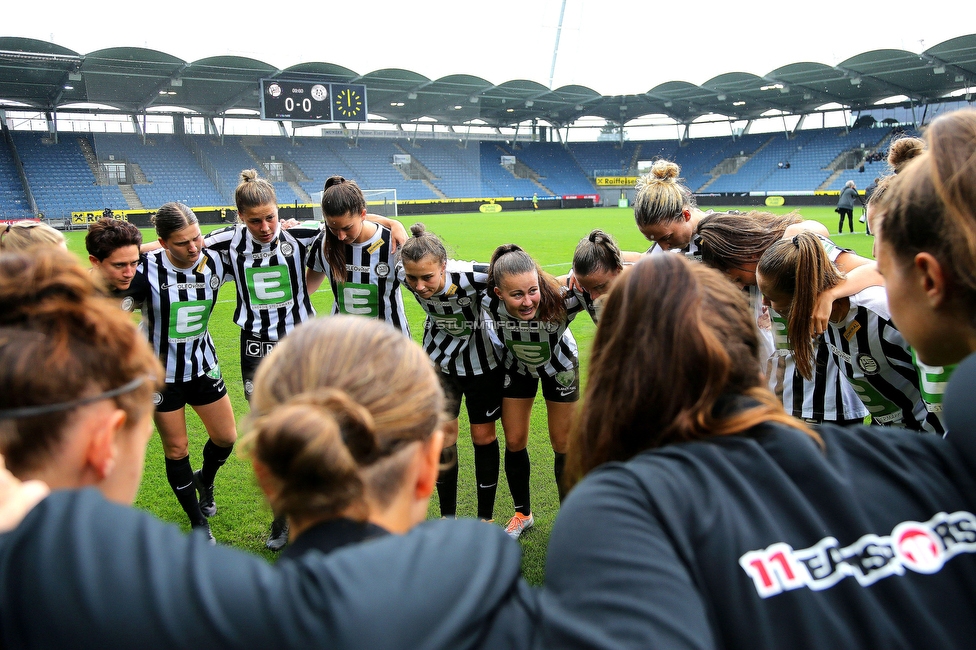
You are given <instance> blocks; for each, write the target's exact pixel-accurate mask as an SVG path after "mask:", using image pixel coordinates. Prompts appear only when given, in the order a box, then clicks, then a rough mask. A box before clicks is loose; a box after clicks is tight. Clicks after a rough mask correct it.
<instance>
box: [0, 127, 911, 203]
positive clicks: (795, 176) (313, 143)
mask: <svg viewBox="0 0 976 650" xmlns="http://www.w3.org/2000/svg"><path fill="white" fill-rule="evenodd" d="M891 133H892V129H890V128H861V129H855V130H851V131H846V130H843V129H826V130H824V129H818V130H805V131H800V132H798V133H796V134H792V135H790V136H787V135H786V134H785V133H776V134H770V133H764V134H747V135H743V136H739V137H736V138H734V139H733V138H728V137H723V138H696V139H692V140H686V141H685V142H678V141H676V140H660V141H643V142H637V141H624V142H623V143H619V142H580V143H571V144H570V145H568V146H564V145H562V144H560V143H555V142H534V143H517V144H515V145H509V144H506V143H499V142H479V141H452V140H410V139H406V138H404V139H395V140H394V139H382V140H378V139H377V140H371V139H365V138H363V139H359V140H357V141H351V140H347V139H344V138H309V137H304V138H285V137H266V136H264V137H258V136H226V137H224V138H222V139H221V138H217V137H214V136H203V135H183V136H180V135H153V136H151V137H149V138H147V139H146V141H145V143H144V142H143V139H142V138H141V137H140V136H135V135H128V134H108V133H106V134H94V135H92V134H81V133H64V134H60V137H59V139H58V142H56V143H55V142H53V140H52V139H51V138H49V137H48V134H46V133H38V132H25V131H14V132H12V136H13V142H14V145H15V147H16V155H17V156H18V157H19V158H20V161H21V163H22V164H23V167H24V170H25V173H26V176H27V180H28V183H29V184H30V188H31V191H32V192H33V194H34V197H35V200H36V202H37V207H38V209H39V210H40V211H41V212H43V213H45V214H46V215H49V216H51V217H64V216H67V214H68V213H69V212H71V211H73V210H96V209H97V210H101V209H103V208H106V207H108V208H112V209H113V210H115V209H125V208H132V207H144V208H148V209H154V208H157V207H159V206H160V205H162V204H163V203H165V202H167V201H172V200H178V201H183V202H185V203H187V204H189V205H191V206H211V205H232V204H233V191H234V188H235V187H236V185H237V182H238V177H239V174H240V171H241V170H242V169H247V168H257V169H259V170H262V174H263V175H265V176H268V177H269V178H271V180H272V181H274V182H275V189H276V191H277V192H278V199H279V202H280V203H282V204H289V203H293V202H300V203H307V202H316V201H317V198H318V193H319V192H321V189H322V185H323V183H324V181H325V179H326V178H328V177H329V176H331V175H333V174H340V175H342V176H345V177H346V178H351V179H355V180H356V181H357V182H359V184H360V185H361V186H362V187H363V188H364V189H390V188H393V189H396V191H397V198H398V200H401V201H403V200H424V199H438V198H466V197H498V196H532V195H533V194H537V195H539V196H562V195H567V194H591V193H593V192H595V191H596V186H595V185H594V181H593V178H594V177H595V176H601V175H626V176H634V175H636V174H637V167H638V163H639V162H640V161H651V160H656V159H659V158H666V159H669V160H674V161H675V162H677V163H678V164H679V165H681V168H682V177H683V178H684V179H685V183H686V184H687V185H688V187H691V188H693V189H694V190H695V191H699V192H708V193H724V192H756V191H761V192H787V191H793V192H795V191H812V190H817V189H839V188H840V187H843V184H844V183H845V182H846V181H847V180H848V179H850V178H852V177H854V178H857V177H856V176H852V174H856V173H857V170H856V169H855V170H845V171H844V172H842V173H836V172H835V171H834V170H833V169H832V166H833V165H834V164H835V162H836V161H838V160H839V159H840V158H841V157H842V155H847V157H848V166H849V165H850V163H851V161H853V162H854V163H858V162H859V161H860V159H861V158H860V157H859V156H860V155H861V153H863V152H871V151H876V150H881V149H883V148H884V147H885V146H886V142H887V140H888V138H889V137H890V135H891ZM402 154H409V155H410V156H411V157H412V160H413V161H415V162H416V163H418V164H417V165H415V166H414V168H413V171H412V173H407V170H406V169H405V168H403V169H401V167H398V166H397V165H395V164H394V162H393V161H394V157H395V156H397V155H402ZM506 156H514V157H515V159H516V161H517V165H516V166H514V167H513V166H511V165H503V164H502V157H506ZM109 161H114V162H119V163H125V164H126V165H127V166H126V174H127V179H126V180H127V181H128V183H129V184H131V188H132V190H133V191H134V195H133V194H132V193H129V197H128V200H127V198H126V196H125V195H124V194H123V192H122V191H120V189H119V187H118V186H117V185H112V184H103V183H100V182H99V178H98V176H97V175H96V171H97V170H98V165H99V164H101V163H105V162H109ZM785 163H788V164H785ZM875 165H877V168H876V169H875V168H870V169H866V170H865V171H869V172H871V171H873V172H874V173H872V174H869V175H870V176H871V177H872V178H873V177H874V176H876V175H879V173H880V172H881V171H882V169H883V163H875ZM842 167H843V165H842ZM93 170H94V171H93ZM418 170H420V171H418ZM417 176H421V177H422V178H417ZM863 178H864V180H863V182H861V183H859V186H860V185H867V184H868V182H869V181H870V179H868V178H867V177H863ZM28 204H29V202H28V200H27V197H26V194H25V192H24V190H23V186H22V183H21V181H20V177H19V174H18V172H17V171H16V161H15V158H14V151H12V150H11V149H10V147H9V146H8V144H7V143H6V142H0V216H2V217H4V218H22V217H25V216H29V215H30V208H29V207H28Z"/></svg>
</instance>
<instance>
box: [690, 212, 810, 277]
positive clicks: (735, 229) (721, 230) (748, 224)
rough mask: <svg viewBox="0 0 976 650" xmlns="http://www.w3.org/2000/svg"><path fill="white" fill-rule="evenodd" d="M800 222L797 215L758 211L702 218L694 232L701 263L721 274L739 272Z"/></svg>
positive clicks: (718, 213)
mask: <svg viewBox="0 0 976 650" xmlns="http://www.w3.org/2000/svg"><path fill="white" fill-rule="evenodd" d="M801 221H803V217H801V216H800V215H799V213H797V212H790V213H789V214H783V215H779V214H772V213H770V212H760V211H758V210H753V211H750V212H746V213H723V212H717V213H715V214H710V215H708V216H706V217H702V219H701V221H699V222H698V229H697V233H698V236H699V242H698V248H699V251H700V252H701V256H702V262H704V263H705V264H707V265H709V266H710V267H712V268H713V269H717V270H719V271H722V272H723V273H727V272H729V271H731V270H733V269H743V268H744V267H745V265H747V264H755V263H756V262H758V261H759V258H760V257H762V254H763V253H765V252H766V249H767V248H769V247H770V246H771V245H772V244H773V242H775V241H777V240H779V239H782V238H783V233H784V232H786V229H787V228H788V227H790V226H792V225H793V224H796V223H800V222H801Z"/></svg>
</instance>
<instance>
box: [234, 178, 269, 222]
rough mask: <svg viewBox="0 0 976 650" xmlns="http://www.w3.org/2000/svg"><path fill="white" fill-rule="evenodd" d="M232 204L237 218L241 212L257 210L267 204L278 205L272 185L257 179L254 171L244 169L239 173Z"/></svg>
mask: <svg viewBox="0 0 976 650" xmlns="http://www.w3.org/2000/svg"><path fill="white" fill-rule="evenodd" d="M234 203H235V204H236V205H237V214H238V217H239V216H240V213H241V211H242V210H248V209H250V208H257V207H259V206H262V205H266V204H268V203H273V204H275V205H277V204H278V196H277V195H276V194H275V188H274V185H272V184H271V183H269V182H268V181H266V180H265V179H263V178H259V177H258V172H257V170H256V169H245V170H244V171H242V172H241V180H240V182H239V183H238V184H237V189H235V190H234Z"/></svg>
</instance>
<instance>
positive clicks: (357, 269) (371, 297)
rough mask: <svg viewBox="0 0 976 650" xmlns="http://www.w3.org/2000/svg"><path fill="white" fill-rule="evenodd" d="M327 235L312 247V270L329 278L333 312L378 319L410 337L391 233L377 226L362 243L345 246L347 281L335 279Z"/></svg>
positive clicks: (319, 238) (310, 261)
mask: <svg viewBox="0 0 976 650" xmlns="http://www.w3.org/2000/svg"><path fill="white" fill-rule="evenodd" d="M326 232H327V231H326V230H325V229H323V230H322V232H321V234H319V236H318V238H317V239H316V240H315V242H314V243H313V245H312V253H311V255H310V256H309V268H311V269H312V270H313V271H316V272H318V273H325V274H326V276H327V277H328V278H329V284H331V285H332V295H334V296H335V304H333V306H332V313H333V314H353V315H355V316H366V317H368V318H378V319H380V320H382V321H386V322H387V323H389V324H390V325H392V326H393V327H395V328H397V329H398V330H400V331H401V332H403V333H404V334H406V335H407V336H410V326H409V324H408V323H407V317H406V315H405V314H404V311H403V298H402V297H401V296H400V280H399V279H398V278H397V274H396V272H395V268H394V267H395V266H396V260H395V259H394V256H393V254H392V253H391V252H390V241H391V237H390V230H389V229H388V228H384V227H383V226H381V225H379V224H376V232H375V233H374V234H373V236H372V237H370V238H369V239H368V240H366V241H364V242H363V243H362V244H345V247H346V277H345V278H334V277H332V269H331V268H329V263H328V261H327V260H326V259H325V248H324V244H325V236H326Z"/></svg>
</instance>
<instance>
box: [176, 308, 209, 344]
mask: <svg viewBox="0 0 976 650" xmlns="http://www.w3.org/2000/svg"><path fill="white" fill-rule="evenodd" d="M212 307H213V305H212V304H211V303H210V301H209V300H191V301H188V302H174V303H173V304H172V306H171V307H170V312H169V314H170V316H169V340H170V341H186V340H188V339H195V338H197V337H198V336H202V335H203V334H205V333H206V331H207V322H208V321H209V320H210V311H211V308H212Z"/></svg>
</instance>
